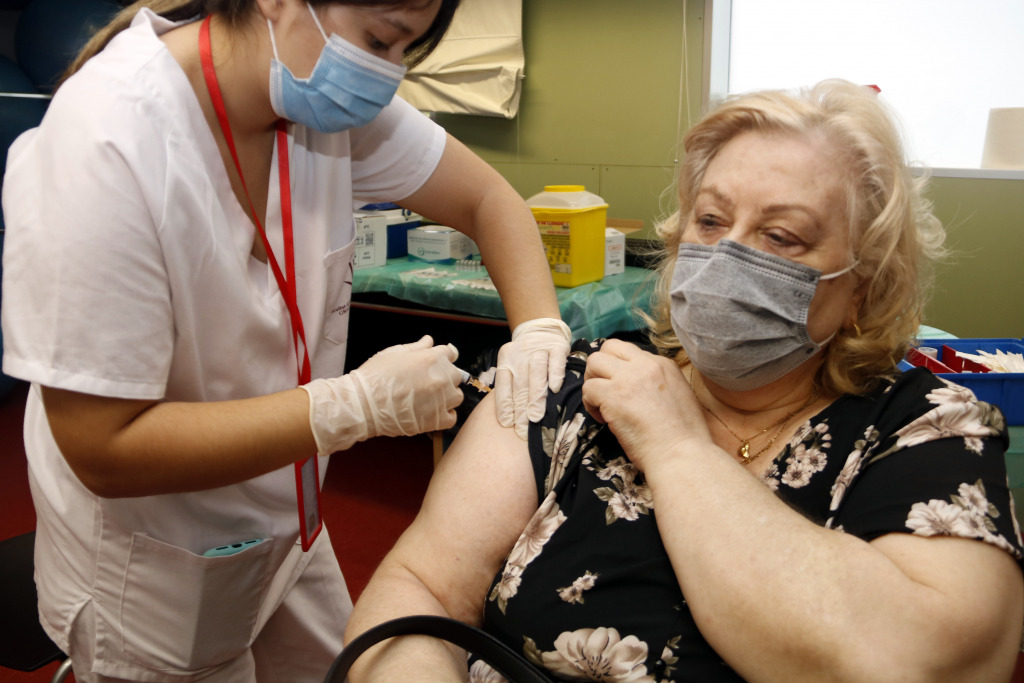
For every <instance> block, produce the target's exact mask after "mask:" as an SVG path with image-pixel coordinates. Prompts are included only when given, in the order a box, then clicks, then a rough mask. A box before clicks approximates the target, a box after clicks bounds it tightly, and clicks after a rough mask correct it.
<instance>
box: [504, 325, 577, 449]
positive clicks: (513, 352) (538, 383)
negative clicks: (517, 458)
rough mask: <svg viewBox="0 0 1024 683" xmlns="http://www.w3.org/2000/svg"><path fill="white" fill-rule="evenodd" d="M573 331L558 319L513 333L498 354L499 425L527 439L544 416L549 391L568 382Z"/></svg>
mask: <svg viewBox="0 0 1024 683" xmlns="http://www.w3.org/2000/svg"><path fill="white" fill-rule="evenodd" d="M571 339H572V331H571V330H570V329H569V326H568V325H566V324H565V323H563V322H562V321H561V320H558V319H557V318H537V319H536V320H527V321H526V322H524V323H521V324H520V325H518V326H517V327H516V329H515V330H514V331H513V332H512V341H510V342H509V343H508V344H505V345H504V346H502V347H501V348H500V349H499V350H498V369H497V371H496V372H495V374H494V394H495V399H496V404H497V410H498V422H499V423H500V424H501V425H502V426H503V427H515V429H516V434H518V435H519V438H521V439H524V440H525V439H526V431H527V427H528V426H529V423H530V422H536V421H537V420H539V419H541V418H542V417H543V416H544V405H545V402H546V400H547V395H548V388H549V387H550V388H551V390H552V391H558V390H559V389H561V388H562V380H563V379H565V359H566V358H567V357H568V356H569V342H570V340H571Z"/></svg>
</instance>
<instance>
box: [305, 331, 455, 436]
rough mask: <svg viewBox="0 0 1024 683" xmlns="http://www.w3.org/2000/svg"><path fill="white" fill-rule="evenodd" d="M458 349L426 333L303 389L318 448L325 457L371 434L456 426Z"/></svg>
mask: <svg viewBox="0 0 1024 683" xmlns="http://www.w3.org/2000/svg"><path fill="white" fill-rule="evenodd" d="M458 356H459V352H458V350H457V349H456V348H455V347H454V346H452V345H451V344H446V345H444V346H434V341H433V340H432V339H431V338H430V337H429V336H425V337H423V338H422V339H420V340H419V341H417V342H414V343H412V344H400V345H398V346H392V347H389V348H386V349H384V350H383V351H379V352H377V353H376V354H375V355H374V356H372V357H371V358H370V359H368V360H367V361H366V362H365V363H363V364H362V365H360V366H359V367H358V368H356V369H355V370H353V371H352V372H350V373H348V374H347V375H342V376H341V377H332V378H328V379H315V380H313V381H312V382H310V383H309V384H304V385H302V388H303V389H305V390H306V393H308V394H309V424H310V427H311V428H312V430H313V437H314V438H315V439H316V447H317V452H318V453H319V454H320V455H329V454H331V453H334V452H336V451H341V450H345V449H346V448H349V447H351V446H352V444H354V443H356V442H357V441H363V440H365V439H369V438H371V437H374V436H410V435H412V434H420V433H423V432H430V431H435V430H438V429H447V428H448V427H451V426H452V425H454V424H455V408H456V406H458V405H459V404H460V403H462V392H461V391H460V390H459V388H458V386H459V384H460V383H461V382H462V377H463V375H462V371H460V370H459V369H458V368H457V367H455V366H454V365H452V362H453V361H454V360H455V359H456V358H458Z"/></svg>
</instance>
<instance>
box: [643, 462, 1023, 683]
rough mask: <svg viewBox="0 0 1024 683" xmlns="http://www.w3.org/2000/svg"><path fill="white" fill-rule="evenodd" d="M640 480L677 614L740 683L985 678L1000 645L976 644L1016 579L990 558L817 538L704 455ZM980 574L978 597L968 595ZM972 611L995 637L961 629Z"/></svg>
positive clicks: (901, 540)
mask: <svg viewBox="0 0 1024 683" xmlns="http://www.w3.org/2000/svg"><path fill="white" fill-rule="evenodd" d="M647 474H648V482H649V484H650V486H651V489H652V493H653V495H654V501H655V507H656V510H657V515H658V527H659V530H660V532H661V535H662V539H663V541H664V544H665V547H666V549H667V550H668V553H669V556H670V558H671V561H672V563H673V566H674V568H675V570H676V574H677V577H678V579H679V582H680V585H681V587H682V589H683V592H684V594H685V595H686V597H687V604H688V605H689V606H690V608H691V610H692V611H693V614H694V618H695V619H696V621H697V623H698V625H700V627H701V631H702V633H703V634H704V635H705V637H706V638H707V639H708V641H709V642H710V643H711V644H712V646H713V647H715V649H716V650H717V651H719V652H720V653H721V654H722V656H723V658H725V659H726V661H729V662H730V663H731V664H733V665H734V666H735V667H736V668H737V670H738V671H739V673H740V674H741V675H744V676H745V677H748V680H754V681H756V680H767V679H771V680H792V681H797V680H821V679H822V678H824V677H827V678H829V679H830V680H938V679H940V678H941V679H945V677H948V676H950V675H951V674H955V673H959V674H962V678H961V679H962V680H967V679H972V678H973V679H976V680H980V678H978V677H977V676H978V675H979V672H984V673H982V674H981V678H986V677H987V676H988V677H990V676H991V673H992V670H991V669H989V668H988V667H989V666H996V668H998V664H997V663H996V661H995V660H998V658H995V660H993V658H992V657H991V654H992V652H998V651H999V647H1001V646H999V647H995V648H994V649H993V650H991V651H986V649H985V648H986V647H988V645H984V644H983V641H986V642H995V641H998V640H1004V638H1003V635H1005V633H1004V632H1005V631H1006V628H1005V624H1006V623H1007V622H1010V621H1013V620H1014V619H1015V618H1016V617H1012V616H1009V612H1006V613H1002V614H999V613H1000V612H1002V611H1003V610H1001V609H1000V608H999V604H1000V603H1003V604H1005V603H1006V601H1007V600H1008V597H1007V598H1001V597H1000V591H1004V592H1005V590H1006V586H1007V585H1009V586H1010V588H1013V587H1014V585H1013V583H1012V578H1013V577H1012V576H1011V574H1012V573H1013V572H1014V571H1015V568H1014V567H1012V565H1013V562H1012V560H1010V558H1009V557H1008V556H1007V557H1001V556H1000V555H1001V554H1002V555H1005V553H1001V551H999V550H998V549H995V548H991V547H988V546H985V545H983V544H978V543H977V542H974V541H967V540H963V539H924V538H917V537H912V536H907V535H891V536H889V537H883V538H882V539H879V540H878V541H877V542H875V543H871V544H869V543H866V542H864V541H862V540H860V539H857V538H855V537H853V536H849V535H847V534H843V533H841V532H838V531H834V530H828V529H825V528H823V527H821V526H818V525H817V524H814V523H812V522H811V521H809V520H807V519H806V518H804V517H803V516H802V515H800V514H799V513H797V512H795V511H794V510H792V509H790V508H789V507H788V506H786V505H785V504H784V503H782V502H781V501H780V500H779V499H778V498H776V497H775V496H774V495H773V494H772V493H771V492H770V491H769V490H768V489H767V488H766V487H765V486H764V485H762V484H761V483H760V482H758V481H757V480H756V479H754V478H753V477H751V476H750V474H749V473H748V472H746V471H745V470H744V469H743V468H742V467H740V466H738V465H737V464H736V463H735V462H733V461H732V460H730V459H729V458H728V457H727V456H726V455H725V454H723V453H721V452H716V451H715V449H714V447H711V448H709V449H708V450H707V451H706V452H703V453H688V454H687V457H686V458H672V459H669V458H665V459H661V460H660V461H659V462H658V463H657V464H654V463H652V467H651V469H649V470H648V472H647ZM1007 572H1009V574H1008V573H1007ZM982 575H983V576H986V577H988V578H989V579H991V583H992V584H993V585H992V586H991V587H989V586H975V584H976V583H977V582H976V581H974V578H976V577H977V576H982ZM972 577H973V578H972ZM998 577H1001V578H1002V579H1003V581H1002V582H1000V580H999V578H998ZM1008 577H1009V578H1008ZM1018 583H1019V580H1018ZM969 586H970V587H971V589H970V590H971V591H973V590H975V589H977V590H978V592H977V593H972V594H971V598H970V599H968V596H967V595H966V591H964V590H963V589H964V588H965V587H969ZM998 586H1001V587H998ZM1017 589H1018V590H1017V592H1018V593H1019V586H1017ZM972 600H973V604H971V605H970V606H969V605H967V604H965V602H971V601H972ZM1010 602H1011V603H1012V600H1011V601H1010ZM980 604H984V605H988V607H987V608H986V609H987V610H988V611H989V614H990V616H991V619H992V621H993V622H995V624H1003V625H1004V626H999V625H996V626H994V627H993V626H986V625H984V624H979V623H978V622H977V621H976V620H973V619H972V618H971V614H972V612H973V611H975V610H977V609H978V605H980ZM1011 611H1012V610H1011ZM986 632H987V633H986ZM1001 634H1003V635H1001ZM1011 640H1012V637H1011ZM1011 646H1012V643H1011ZM986 660H987V661H986ZM972 666H978V667H980V668H978V669H972V668H971V667H972ZM960 667H966V668H960ZM767 672H770V673H767ZM972 672H973V673H972ZM766 677H767V678H766ZM989 679H991V678H989ZM991 680H994V679H991Z"/></svg>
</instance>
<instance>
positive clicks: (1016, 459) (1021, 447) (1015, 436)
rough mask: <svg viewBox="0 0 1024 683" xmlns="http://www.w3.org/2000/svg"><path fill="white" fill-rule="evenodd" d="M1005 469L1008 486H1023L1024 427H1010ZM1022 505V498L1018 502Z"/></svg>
mask: <svg viewBox="0 0 1024 683" xmlns="http://www.w3.org/2000/svg"><path fill="white" fill-rule="evenodd" d="M1006 471H1007V473H1008V474H1009V475H1010V488H1011V489H1019V488H1024V427H1021V426H1018V427H1010V447H1009V448H1008V449H1007V451H1006ZM1019 504H1020V505H1021V506H1024V500H1021V501H1020V503H1019Z"/></svg>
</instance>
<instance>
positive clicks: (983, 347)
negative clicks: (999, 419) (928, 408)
mask: <svg viewBox="0 0 1024 683" xmlns="http://www.w3.org/2000/svg"><path fill="white" fill-rule="evenodd" d="M920 341H921V346H931V347H933V348H938V349H940V350H941V349H942V346H943V344H945V345H946V346H949V347H950V348H951V349H953V350H954V351H962V352H964V353H974V354H976V353H978V352H979V351H987V352H988V353H995V352H996V351H1004V352H1006V353H1020V354H1024V341H1022V340H1020V339H985V338H977V339H922V340H920ZM940 358H941V356H940ZM937 375H938V376H939V377H943V378H945V379H948V380H949V381H950V382H955V383H956V384H959V385H960V386H962V387H967V388H968V389H970V390H971V391H973V392H974V395H975V396H977V397H978V400H980V401H986V402H987V403H992V404H994V405H997V406H999V407H1000V408H1001V409H1002V411H1003V414H1004V415H1005V416H1006V423H1007V424H1009V425H1024V372H988V373H950V372H943V373H937Z"/></svg>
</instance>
